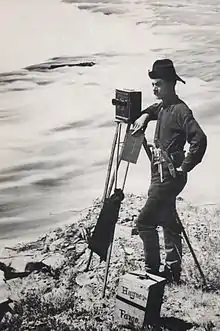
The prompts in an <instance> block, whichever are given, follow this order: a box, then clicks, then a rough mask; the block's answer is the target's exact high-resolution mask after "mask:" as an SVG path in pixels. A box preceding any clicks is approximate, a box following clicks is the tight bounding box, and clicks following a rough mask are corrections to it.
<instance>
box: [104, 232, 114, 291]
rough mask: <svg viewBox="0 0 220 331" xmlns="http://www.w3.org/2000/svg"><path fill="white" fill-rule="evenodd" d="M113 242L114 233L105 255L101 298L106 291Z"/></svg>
mask: <svg viewBox="0 0 220 331" xmlns="http://www.w3.org/2000/svg"><path fill="white" fill-rule="evenodd" d="M113 240H114V231H113V233H112V239H111V243H110V245H109V248H108V253H107V259H106V267H105V278H104V285H103V290H102V298H104V297H105V291H106V286H107V280H108V271H109V265H110V259H111V254H112V246H113Z"/></svg>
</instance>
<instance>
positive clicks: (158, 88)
mask: <svg viewBox="0 0 220 331" xmlns="http://www.w3.org/2000/svg"><path fill="white" fill-rule="evenodd" d="M152 86H153V93H154V95H155V96H156V98H157V99H164V98H167V97H168V96H169V95H170V94H171V93H172V90H173V85H172V83H171V82H167V81H165V80H163V79H160V78H158V79H152Z"/></svg>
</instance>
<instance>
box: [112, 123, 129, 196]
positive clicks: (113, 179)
mask: <svg viewBox="0 0 220 331" xmlns="http://www.w3.org/2000/svg"><path fill="white" fill-rule="evenodd" d="M130 126H131V125H130V124H128V125H127V129H126V133H125V137H126V134H127V133H128V132H129V130H130ZM124 141H125V139H124ZM123 143H124V142H123ZM122 152H123V148H122V149H121V153H120V156H119V160H118V165H117V170H118V168H119V166H120V163H121V157H122ZM114 181H115V172H114V173H113V176H112V179H111V182H110V184H109V189H108V193H107V196H110V194H111V191H112V187H113V184H114Z"/></svg>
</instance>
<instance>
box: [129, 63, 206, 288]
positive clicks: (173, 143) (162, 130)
mask: <svg viewBox="0 0 220 331" xmlns="http://www.w3.org/2000/svg"><path fill="white" fill-rule="evenodd" d="M148 74H149V77H150V78H151V80H152V86H153V93H154V95H155V96H156V97H157V99H159V100H161V101H160V102H159V103H156V104H153V105H152V106H150V107H148V108H147V109H145V110H144V111H142V114H141V116H140V117H139V118H138V119H137V120H136V121H135V123H134V130H135V131H134V133H135V132H137V131H139V130H144V129H145V128H146V126H147V123H148V122H149V121H151V120H157V125H156V130H155V136H154V147H153V150H152V162H151V185H150V188H149V190H148V199H147V201H146V204H145V205H144V207H143V209H142V210H141V212H140V215H139V217H138V219H137V228H138V232H139V235H140V237H141V239H142V241H143V245H144V255H145V267H146V271H149V272H152V273H156V274H158V273H159V268H160V264H161V263H160V249H159V237H158V232H157V226H162V227H163V232H164V242H165V249H166V261H165V267H164V272H163V275H164V276H165V277H167V279H168V280H170V281H174V282H177V283H178V282H179V281H180V274H181V260H182V243H181V227H180V225H179V224H178V221H177V211H176V197H177V195H178V194H179V193H180V192H181V191H182V190H183V188H184V187H185V185H186V183H187V173H188V172H189V171H191V170H192V169H193V168H194V167H195V166H196V165H197V164H198V163H200V162H201V160H202V158H203V156H204V153H205V151H206V147H207V137H206V135H205V134H204V132H203V130H202V129H201V127H200V126H199V124H198V123H197V121H196V120H195V118H194V116H193V113H192V111H191V110H190V109H189V108H188V106H187V105H186V104H185V103H184V102H183V101H182V100H180V99H179V97H178V96H177V95H176V91H175V86H176V82H177V81H180V82H182V83H184V84H185V82H184V81H183V80H182V79H181V78H180V77H179V76H178V75H177V74H176V71H175V68H174V65H173V62H172V61H171V60H169V59H163V60H157V61H155V62H154V64H153V68H152V71H149V73H148ZM186 142H188V143H189V145H190V148H189V152H188V153H187V155H185V152H184V146H185V144H186Z"/></svg>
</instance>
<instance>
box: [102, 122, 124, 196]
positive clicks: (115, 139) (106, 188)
mask: <svg viewBox="0 0 220 331" xmlns="http://www.w3.org/2000/svg"><path fill="white" fill-rule="evenodd" d="M120 124H121V123H120V122H117V126H116V131H115V135H114V139H113V143H112V150H111V154H110V159H109V164H108V170H107V177H106V181H105V188H104V193H103V198H102V201H103V202H104V200H105V198H106V196H107V191H108V185H109V180H110V175H111V169H112V163H113V159H114V153H115V147H116V144H117V139H118V133H119V129H120Z"/></svg>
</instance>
